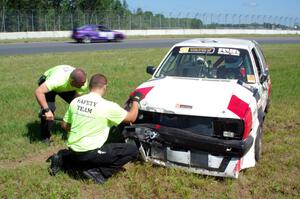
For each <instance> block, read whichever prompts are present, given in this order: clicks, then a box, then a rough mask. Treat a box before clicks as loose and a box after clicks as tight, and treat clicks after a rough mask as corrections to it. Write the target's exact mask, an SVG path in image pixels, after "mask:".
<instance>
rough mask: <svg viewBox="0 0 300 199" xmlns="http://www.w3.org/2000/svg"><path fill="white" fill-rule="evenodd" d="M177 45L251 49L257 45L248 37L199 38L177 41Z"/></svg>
mask: <svg viewBox="0 0 300 199" xmlns="http://www.w3.org/2000/svg"><path fill="white" fill-rule="evenodd" d="M176 46H197V47H200V46H201V47H224V48H240V49H246V50H251V49H252V48H253V47H254V46H255V43H254V41H250V40H246V39H230V38H197V39H190V40H186V41H183V42H180V43H177V44H175V45H174V47H176Z"/></svg>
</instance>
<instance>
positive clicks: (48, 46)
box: [0, 37, 300, 55]
mask: <svg viewBox="0 0 300 199" xmlns="http://www.w3.org/2000/svg"><path fill="white" fill-rule="evenodd" d="M245 39H253V40H256V41H257V42H258V43H261V44H300V37H268V38H245ZM184 40H187V39H186V38H180V39H165V38H163V39H145V40H142V39H136V40H134V39H132V40H125V41H122V42H109V43H90V44H80V43H75V42H41V43H19V44H0V55H17V54H38V53H58V52H78V51H98V50H114V49H130V48H170V47H171V46H172V45H174V44H175V43H178V42H180V41H184Z"/></svg>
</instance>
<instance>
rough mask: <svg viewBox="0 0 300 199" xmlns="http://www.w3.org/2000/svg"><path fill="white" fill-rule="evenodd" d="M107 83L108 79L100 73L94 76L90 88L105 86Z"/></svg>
mask: <svg viewBox="0 0 300 199" xmlns="http://www.w3.org/2000/svg"><path fill="white" fill-rule="evenodd" d="M105 85H107V79H106V77H105V76H104V75H102V74H100V73H98V74H95V75H93V76H92V78H91V80H90V83H89V88H90V89H93V88H97V87H98V88H102V87H103V86H105Z"/></svg>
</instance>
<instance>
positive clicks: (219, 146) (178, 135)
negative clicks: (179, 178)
mask: <svg viewBox="0 0 300 199" xmlns="http://www.w3.org/2000/svg"><path fill="white" fill-rule="evenodd" d="M123 135H124V136H125V138H130V139H135V140H139V141H141V142H149V143H151V142H153V141H155V142H158V143H160V144H162V145H165V146H168V147H171V148H179V149H185V150H197V151H203V152H207V153H209V154H215V155H218V156H225V157H231V158H232V157H234V158H241V157H243V156H244V155H245V154H246V153H247V152H248V151H249V149H250V148H251V146H252V145H253V140H254V139H253V137H252V136H248V137H247V138H246V139H245V140H224V139H219V138H214V137H208V136H203V135H199V134H195V133H191V132H189V131H185V130H182V129H177V128H171V127H165V126H158V125H154V124H135V125H132V126H127V127H125V129H124V131H123Z"/></svg>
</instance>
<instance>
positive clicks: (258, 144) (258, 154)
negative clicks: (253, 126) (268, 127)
mask: <svg viewBox="0 0 300 199" xmlns="http://www.w3.org/2000/svg"><path fill="white" fill-rule="evenodd" d="M262 134H263V129H262V125H260V126H259V127H258V129H257V135H256V139H255V160H256V162H258V161H259V160H260V158H261V154H262Z"/></svg>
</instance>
